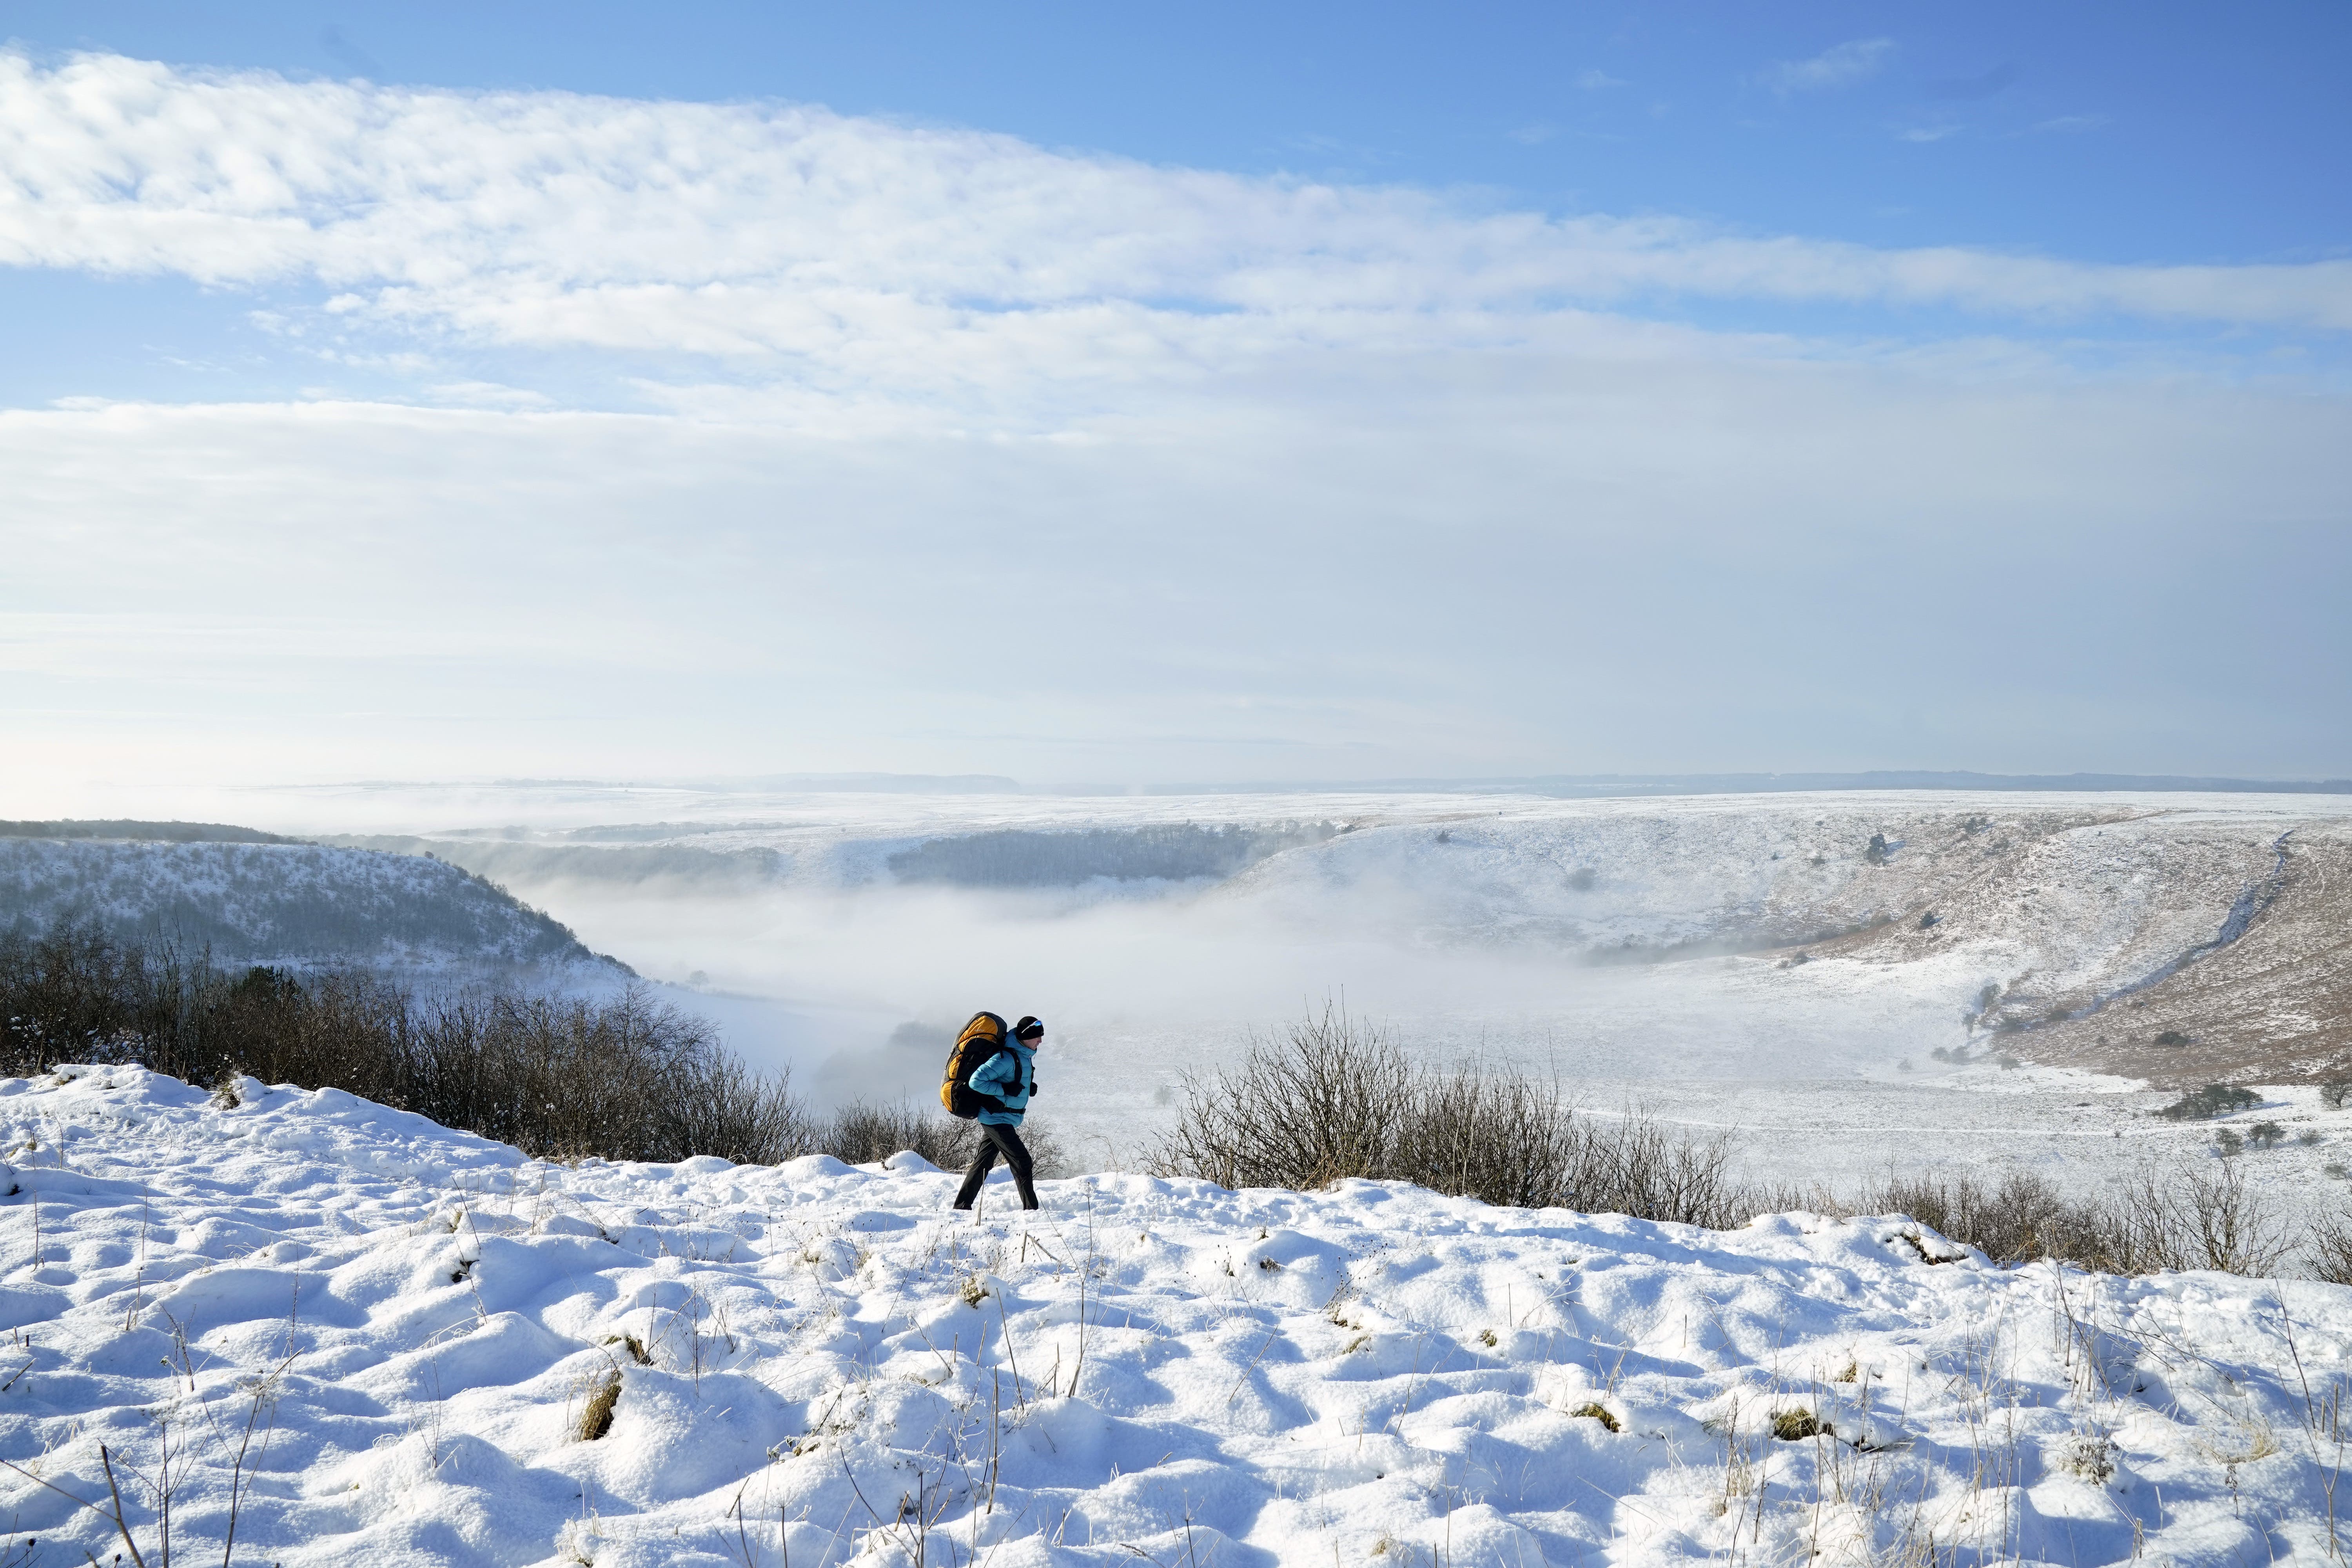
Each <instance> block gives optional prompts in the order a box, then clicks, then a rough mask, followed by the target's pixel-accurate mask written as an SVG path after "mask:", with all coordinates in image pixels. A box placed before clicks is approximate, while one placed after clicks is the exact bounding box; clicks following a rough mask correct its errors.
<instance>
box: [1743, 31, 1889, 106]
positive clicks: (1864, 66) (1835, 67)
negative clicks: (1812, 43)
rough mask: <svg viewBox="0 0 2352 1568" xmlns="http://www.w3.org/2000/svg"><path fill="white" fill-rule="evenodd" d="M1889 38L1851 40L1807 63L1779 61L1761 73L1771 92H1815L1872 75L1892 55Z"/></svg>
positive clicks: (1816, 56)
mask: <svg viewBox="0 0 2352 1568" xmlns="http://www.w3.org/2000/svg"><path fill="white" fill-rule="evenodd" d="M1894 53H1895V40H1894V39H1892V38H1853V39H1849V40H1848V41H1846V42H1845V43H1843V44H1840V45H1838V46H1836V47H1834V48H1829V49H1824V50H1822V52H1821V53H1820V54H1818V55H1815V56H1814V57H1813V58H1811V59H1809V60H1779V61H1775V62H1774V63H1773V65H1772V66H1771V67H1770V68H1769V69H1768V70H1766V71H1765V73H1764V81H1765V85H1767V86H1768V87H1769V88H1771V89H1773V90H1774V91H1775V92H1784V93H1786V92H1818V91H1821V90H1822V89H1824V88H1832V87H1844V86H1846V85H1847V84H1848V83H1850V82H1857V81H1864V80H1866V79H1869V78H1871V77H1874V76H1876V75H1877V74H1878V73H1879V71H1880V70H1881V69H1882V68H1884V67H1885V64H1886V62H1887V60H1888V59H1889V58H1892V57H1893V55H1894Z"/></svg>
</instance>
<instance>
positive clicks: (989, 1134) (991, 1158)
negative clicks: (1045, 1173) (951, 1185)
mask: <svg viewBox="0 0 2352 1568" xmlns="http://www.w3.org/2000/svg"><path fill="white" fill-rule="evenodd" d="M979 1125H980V1150H979V1152H977V1153H975V1154H973V1155H972V1157H971V1170H969V1171H966V1172H965V1173H963V1190H962V1191H961V1192H959V1193H957V1194H956V1201H955V1206H956V1207H958V1208H960V1209H968V1208H970V1207H971V1201H972V1199H974V1198H976V1197H978V1196H980V1184H981V1183H982V1182H984V1181H986V1180H988V1173H989V1172H990V1171H991V1170H992V1169H993V1168H994V1167H995V1165H996V1157H997V1156H998V1155H999V1154H1002V1155H1003V1156H1004V1167H1005V1169H1006V1170H1009V1171H1011V1172H1012V1173H1013V1186H1014V1187H1016V1188H1018V1189H1019V1191H1020V1193H1021V1206H1022V1207H1023V1208H1024V1209H1034V1208H1035V1207H1036V1206H1037V1189H1036V1188H1035V1187H1034V1186H1033V1185H1031V1184H1030V1181H1029V1172H1030V1164H1029V1145H1028V1144H1026V1143H1024V1142H1021V1130H1020V1129H1019V1128H1017V1127H999V1126H997V1125H996V1124H995V1123H994V1122H992V1121H983V1122H981V1123H980V1124H979Z"/></svg>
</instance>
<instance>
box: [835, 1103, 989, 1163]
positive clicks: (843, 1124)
mask: <svg viewBox="0 0 2352 1568" xmlns="http://www.w3.org/2000/svg"><path fill="white" fill-rule="evenodd" d="M979 1142H980V1131H979V1129H978V1128H977V1127H975V1126H974V1125H973V1124H972V1123H971V1122H969V1121H956V1120H955V1119H954V1118H953V1117H950V1116H944V1115H940V1114H939V1113H937V1112H929V1113H927V1112H926V1111H924V1110H923V1109H922V1108H921V1107H919V1106H916V1105H911V1104H909V1103H908V1102H907V1101H905V1100H900V1101H899V1102H898V1104H896V1105H875V1104H870V1103H868V1102H867V1101H865V1100H858V1101H856V1102H855V1103H853V1104H850V1105H845V1106H844V1107H842V1108H841V1109H840V1110H837V1111H835V1112H834V1115H833V1120H832V1121H828V1122H826V1123H825V1125H824V1131H821V1132H819V1133H818V1134H817V1139H816V1146H817V1148H818V1149H819V1150H820V1151H822V1152H824V1153H827V1154H830V1155H832V1156H833V1157H834V1158H835V1159H836V1160H846V1161H847V1162H848V1163H851V1164H853V1165H865V1164H871V1163H873V1162H875V1161H877V1160H887V1159H888V1158H889V1157H890V1156H891V1155H893V1154H896V1153H897V1152H898V1151H900V1150H901V1149H911V1150H913V1151H914V1152H916V1153H918V1154H920V1155H921V1156H922V1157H923V1158H924V1159H926V1160H929V1162H930V1163H932V1164H934V1165H938V1166H940V1167H941V1168H942V1169H947V1168H952V1167H954V1166H958V1165H968V1164H970V1163H971V1156H972V1151H973V1150H974V1149H975V1148H977V1147H978V1146H979Z"/></svg>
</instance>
